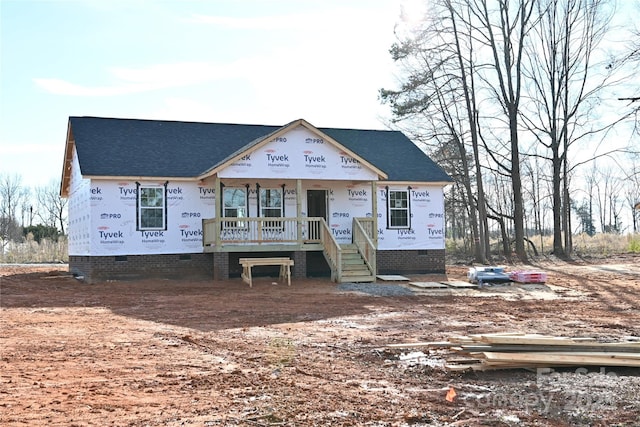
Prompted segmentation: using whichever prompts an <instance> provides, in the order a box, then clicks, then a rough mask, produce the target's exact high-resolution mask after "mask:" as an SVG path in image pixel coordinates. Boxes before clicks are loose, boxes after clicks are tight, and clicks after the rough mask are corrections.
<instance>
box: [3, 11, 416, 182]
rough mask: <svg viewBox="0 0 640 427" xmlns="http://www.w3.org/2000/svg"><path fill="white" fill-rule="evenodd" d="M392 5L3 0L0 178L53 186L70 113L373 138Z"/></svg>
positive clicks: (388, 80) (387, 64) (394, 16)
mask: <svg viewBox="0 0 640 427" xmlns="http://www.w3.org/2000/svg"><path fill="white" fill-rule="evenodd" d="M401 3H402V4H403V6H404V8H405V10H410V7H411V1H410V0H336V1H334V0H310V1H300V0H298V1H295V0H242V1H238V0H235V1H234V0H228V1H224V0H220V1H219V0H208V1H205V0H201V1H198V0H182V1H177V0H157V1H145V0H82V1H80V0H76V1H74V0H65V1H62V0H49V1H31V0H0V37H1V38H0V40H1V45H0V48H1V51H0V58H1V62H0V117H1V122H0V174H6V173H9V174H14V173H17V174H19V175H21V176H22V179H23V184H25V185H27V186H39V185H45V184H47V183H48V182H50V181H51V180H52V179H59V177H60V173H61V169H62V158H63V152H64V142H65V137H66V130H67V119H68V117H69V116H101V117H124V118H143V119H167V120H187V121H211V122H228V123H255V124H271V125H281V124H286V123H288V122H290V121H292V120H295V119H298V118H304V119H306V120H308V121H309V122H310V123H312V124H314V125H316V126H319V127H350V128H375V129H382V128H384V120H383V118H384V116H385V115H386V114H387V111H388V109H387V107H384V106H381V105H380V103H379V102H378V99H377V91H378V89H379V88H381V87H391V86H393V85H394V82H395V78H394V74H393V73H394V72H393V64H392V62H391V59H390V56H389V54H388V49H389V47H390V46H391V43H393V41H394V34H393V30H394V25H395V24H396V23H397V22H399V21H400V12H401ZM194 155H197V154H194Z"/></svg>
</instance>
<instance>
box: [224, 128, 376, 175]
mask: <svg viewBox="0 0 640 427" xmlns="http://www.w3.org/2000/svg"><path fill="white" fill-rule="evenodd" d="M220 177H221V178H265V177H270V178H284V179H286V178H304V179H323V180H324V179H352V180H358V181H360V180H362V181H372V180H377V179H378V177H377V175H376V173H375V172H373V171H371V170H370V169H368V168H366V167H365V166H363V165H362V164H361V163H360V162H358V161H357V160H356V159H354V158H353V157H351V156H350V155H348V154H347V153H345V152H342V151H340V150H338V149H337V148H336V147H335V146H334V145H333V144H331V143H329V142H328V141H327V140H325V139H323V138H319V137H318V135H316V134H314V133H312V132H310V131H309V130H308V129H306V128H304V127H302V126H299V127H297V128H296V129H293V130H291V131H290V132H287V133H286V134H285V135H283V136H282V137H279V138H276V139H274V140H273V141H271V142H269V143H267V144H266V145H264V146H262V147H260V148H258V149H257V150H254V151H252V152H251V153H250V154H247V155H246V156H244V157H243V158H242V159H241V160H239V161H237V162H235V163H233V164H231V165H230V166H228V167H227V168H225V169H224V170H222V171H221V172H220Z"/></svg>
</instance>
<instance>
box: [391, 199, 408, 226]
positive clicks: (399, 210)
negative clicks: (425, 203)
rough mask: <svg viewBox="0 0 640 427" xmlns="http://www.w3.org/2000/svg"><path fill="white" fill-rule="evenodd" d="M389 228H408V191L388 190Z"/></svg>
mask: <svg viewBox="0 0 640 427" xmlns="http://www.w3.org/2000/svg"><path fill="white" fill-rule="evenodd" d="M388 194H389V197H388V204H389V205H388V208H389V209H388V210H389V212H388V215H389V228H409V227H410V224H409V215H410V214H409V192H408V191H394V190H389V193H388Z"/></svg>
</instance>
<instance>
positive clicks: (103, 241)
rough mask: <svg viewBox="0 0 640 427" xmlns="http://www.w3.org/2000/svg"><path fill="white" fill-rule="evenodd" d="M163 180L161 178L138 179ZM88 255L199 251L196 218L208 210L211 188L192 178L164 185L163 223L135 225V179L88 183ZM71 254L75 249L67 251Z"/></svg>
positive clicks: (210, 208)
mask: <svg viewBox="0 0 640 427" xmlns="http://www.w3.org/2000/svg"><path fill="white" fill-rule="evenodd" d="M140 184H141V185H144V186H146V185H158V186H163V185H164V182H157V181H142V182H140ZM90 192H91V196H90V209H91V228H90V232H91V255H143V254H179V253H196V252H202V219H203V218H211V217H213V216H214V210H215V194H214V193H215V191H214V189H213V188H212V187H211V186H202V185H198V184H197V183H195V182H169V183H168V185H167V214H166V215H167V229H166V230H161V231H140V230H137V229H136V216H137V211H136V197H137V194H136V183H135V182H115V181H98V180H93V181H92V183H91V189H90ZM70 254H71V255H76V254H73V253H70Z"/></svg>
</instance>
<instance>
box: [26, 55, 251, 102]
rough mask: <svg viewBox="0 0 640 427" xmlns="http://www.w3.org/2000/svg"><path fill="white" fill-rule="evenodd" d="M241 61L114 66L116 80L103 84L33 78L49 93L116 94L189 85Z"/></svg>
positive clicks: (234, 68) (224, 73)
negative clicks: (85, 84) (129, 66)
mask: <svg viewBox="0 0 640 427" xmlns="http://www.w3.org/2000/svg"><path fill="white" fill-rule="evenodd" d="M242 62H244V61H239V62H234V63H230V64H224V65H219V64H213V63H207V62H181V63H174V64H156V65H151V66H148V67H141V68H127V67H113V68H111V69H110V70H109V73H110V75H111V76H112V77H113V78H114V80H115V82H114V83H113V84H111V85H104V86H84V85H79V84H75V83H72V82H69V81H67V80H62V79H55V78H35V79H33V80H34V82H35V83H36V85H38V86H39V87H41V88H42V89H44V90H45V91H47V92H49V93H53V94H56V95H68V96H117V95H128V94H132V93H141V92H148V91H153V90H159V89H166V88H171V87H180V86H189V85H194V84H199V83H203V82H207V81H213V80H219V79H223V78H230V77H233V76H235V75H237V73H238V70H239V69H241V68H242V67H243V65H242Z"/></svg>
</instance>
